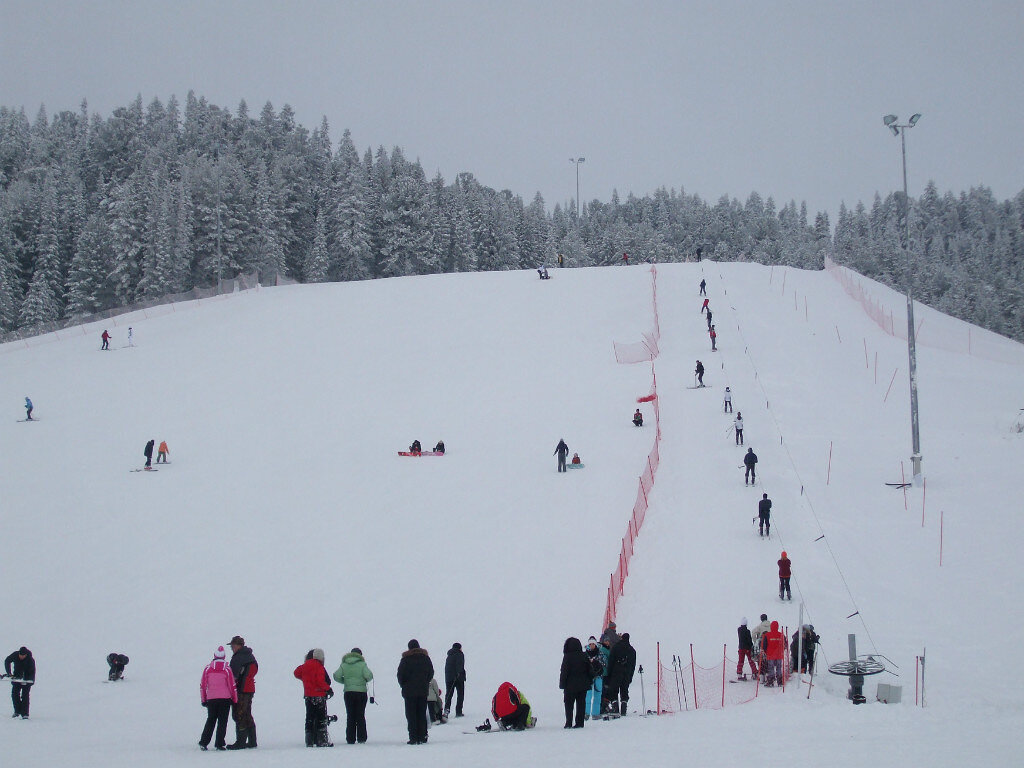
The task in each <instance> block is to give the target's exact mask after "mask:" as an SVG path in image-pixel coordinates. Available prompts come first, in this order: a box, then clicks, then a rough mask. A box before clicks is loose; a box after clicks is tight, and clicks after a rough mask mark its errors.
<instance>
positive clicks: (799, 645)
mask: <svg viewBox="0 0 1024 768" xmlns="http://www.w3.org/2000/svg"><path fill="white" fill-rule="evenodd" d="M736 633H737V635H738V637H739V646H738V649H739V652H738V656H739V659H738V661H737V662H736V679H737V680H747V679H753V680H757V679H758V678H759V677H760V678H761V679H762V681H763V683H764V685H765V686H766V687H768V688H771V687H774V686H776V685H782V684H783V683H784V682H785V679H786V674H787V672H786V671H784V670H783V662H784V661H785V658H786V637H785V635H783V634H782V631H781V630H780V628H779V622H778V621H772V622H769V621H768V614H766V613H762V614H761V623H760V624H758V625H757V626H756V627H754V629H753V630H750V629H749V628H748V627H747V619H746V617H744V618H743V619H742V620H741V621H740V625H739V627H737V628H736ZM801 634H802V635H803V639H802V642H801V637H800V636H801ZM820 639H821V638H820V637H819V636H818V635H816V634H815V632H814V625H813V624H804V625H803V627H801V628H800V629H797V631H796V632H794V633H793V639H792V641H791V642H790V647H789V650H790V664H789V668H788V672H789V673H793V674H795V673H796V672H797V671H798V670H799V671H800V672H801V673H813V671H814V647H815V645H817V643H818V641H819V640H820ZM801 651H802V652H803V655H802V656H801ZM744 661H747V662H748V663H749V664H750V672H751V677H750V678H747V676H746V674H745V673H744V671H743V666H744Z"/></svg>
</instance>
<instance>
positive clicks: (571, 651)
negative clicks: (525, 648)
mask: <svg viewBox="0 0 1024 768" xmlns="http://www.w3.org/2000/svg"><path fill="white" fill-rule="evenodd" d="M591 680H592V678H591V676H590V661H589V659H587V655H586V654H585V653H584V652H583V643H581V642H580V639H579V638H578V637H569V638H566V641H565V643H564V644H563V645H562V670H561V672H560V674H559V676H558V687H559V688H561V689H562V700H563V702H565V727H566V728H582V727H583V714H584V710H585V708H586V703H587V691H589V690H590V683H591ZM573 708H575V710H576V722H575V723H574V722H573Z"/></svg>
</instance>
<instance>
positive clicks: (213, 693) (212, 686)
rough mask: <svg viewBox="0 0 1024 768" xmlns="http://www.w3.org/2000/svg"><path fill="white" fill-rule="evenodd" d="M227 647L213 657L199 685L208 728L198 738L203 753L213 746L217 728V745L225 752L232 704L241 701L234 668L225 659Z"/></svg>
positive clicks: (205, 727)
mask: <svg viewBox="0 0 1024 768" xmlns="http://www.w3.org/2000/svg"><path fill="white" fill-rule="evenodd" d="M224 656H225V651H224V646H223V645H222V646H220V647H219V648H217V650H216V651H215V652H214V654H213V661H211V662H210V663H209V664H207V665H206V669H204V670H203V679H202V681H201V682H200V683H199V696H200V698H201V699H202V702H203V706H204V707H206V725H205V726H203V735H202V736H200V737H199V748H200V749H202V750H203V751H204V752H205V751H206V748H207V747H208V746H209V745H210V737H211V736H213V727H214V725H216V726H217V740H216V741H215V742H214V746H215V747H216V748H217V749H225V748H226V747H225V743H224V736H225V734H226V733H227V730H228V715H230V714H231V705H232V704H234V703H235V702H237V701H238V689H237V688H236V687H235V676H234V675H233V674H232V673H231V667H230V666H228V663H227V662H226V661H225V660H224Z"/></svg>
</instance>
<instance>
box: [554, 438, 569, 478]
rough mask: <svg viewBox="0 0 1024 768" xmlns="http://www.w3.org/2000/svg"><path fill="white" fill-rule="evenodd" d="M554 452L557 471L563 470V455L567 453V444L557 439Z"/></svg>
mask: <svg viewBox="0 0 1024 768" xmlns="http://www.w3.org/2000/svg"><path fill="white" fill-rule="evenodd" d="M555 453H557V454H558V471H559V472H565V471H566V469H565V457H566V455H567V454H568V453H569V446H568V445H566V444H565V440H559V441H558V445H556V446H555Z"/></svg>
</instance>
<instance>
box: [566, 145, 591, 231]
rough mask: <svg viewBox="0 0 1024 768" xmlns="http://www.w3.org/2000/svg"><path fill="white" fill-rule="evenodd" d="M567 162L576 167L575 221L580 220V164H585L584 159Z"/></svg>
mask: <svg viewBox="0 0 1024 768" xmlns="http://www.w3.org/2000/svg"><path fill="white" fill-rule="evenodd" d="M569 162H570V163H572V164H573V165H575V166H576V219H577V220H579V218H580V163H585V162H587V158H585V157H570V158H569Z"/></svg>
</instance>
